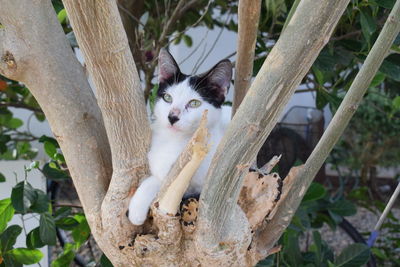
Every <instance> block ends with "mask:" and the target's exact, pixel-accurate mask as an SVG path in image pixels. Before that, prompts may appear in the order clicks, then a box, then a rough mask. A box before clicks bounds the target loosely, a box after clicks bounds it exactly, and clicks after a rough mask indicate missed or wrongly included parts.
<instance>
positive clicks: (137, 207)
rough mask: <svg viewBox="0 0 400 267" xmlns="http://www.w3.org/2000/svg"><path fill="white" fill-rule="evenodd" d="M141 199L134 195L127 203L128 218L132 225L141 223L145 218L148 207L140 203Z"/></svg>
mask: <svg viewBox="0 0 400 267" xmlns="http://www.w3.org/2000/svg"><path fill="white" fill-rule="evenodd" d="M141 202H142V201H141V199H140V198H139V197H138V196H137V195H135V196H133V197H132V199H131V201H130V203H129V210H128V214H127V215H128V219H129V221H130V222H131V223H132V224H134V225H142V224H143V223H144V222H145V221H146V219H147V213H148V212H149V207H148V206H147V205H143V203H141Z"/></svg>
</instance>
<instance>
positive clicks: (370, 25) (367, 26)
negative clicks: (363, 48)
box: [360, 10, 376, 42]
mask: <svg viewBox="0 0 400 267" xmlns="http://www.w3.org/2000/svg"><path fill="white" fill-rule="evenodd" d="M360 23H361V30H362V32H363V35H364V37H365V39H366V40H367V41H368V42H369V41H370V39H371V35H372V34H373V33H374V32H375V31H376V24H375V20H374V19H373V18H372V17H371V15H370V14H369V13H368V12H365V10H364V11H363V10H362V11H361V12H360Z"/></svg>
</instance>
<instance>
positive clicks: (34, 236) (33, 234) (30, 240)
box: [26, 227, 46, 249]
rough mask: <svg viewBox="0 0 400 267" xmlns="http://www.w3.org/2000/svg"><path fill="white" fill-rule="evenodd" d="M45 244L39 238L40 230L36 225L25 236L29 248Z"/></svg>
mask: <svg viewBox="0 0 400 267" xmlns="http://www.w3.org/2000/svg"><path fill="white" fill-rule="evenodd" d="M45 245H46V244H45V243H43V241H42V240H41V239H40V230H39V227H36V228H35V229H33V230H32V231H30V232H29V233H28V235H27V236H26V246H27V247H28V248H30V249H33V248H41V247H44V246H45Z"/></svg>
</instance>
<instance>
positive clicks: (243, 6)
mask: <svg viewBox="0 0 400 267" xmlns="http://www.w3.org/2000/svg"><path fill="white" fill-rule="evenodd" d="M260 10H261V0H239V10H238V12H239V14H238V16H239V23H238V24H239V28H238V37H237V40H238V42H237V43H238V47H237V59H236V64H235V83H234V84H235V91H234V98H233V105H232V116H233V115H234V114H235V112H236V109H237V108H238V107H239V105H240V103H241V102H242V100H243V98H244V96H245V95H246V93H247V90H248V89H249V87H250V83H251V77H253V62H254V53H255V51H254V50H255V48H256V41H257V31H258V21H259V20H260Z"/></svg>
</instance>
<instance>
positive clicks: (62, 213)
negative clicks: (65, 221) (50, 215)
mask: <svg viewBox="0 0 400 267" xmlns="http://www.w3.org/2000/svg"><path fill="white" fill-rule="evenodd" d="M71 210H72V209H71V208H70V207H61V208H59V209H57V210H56V211H55V213H54V220H56V221H57V220H59V219H61V218H65V217H67V216H69V215H70V214H71Z"/></svg>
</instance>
